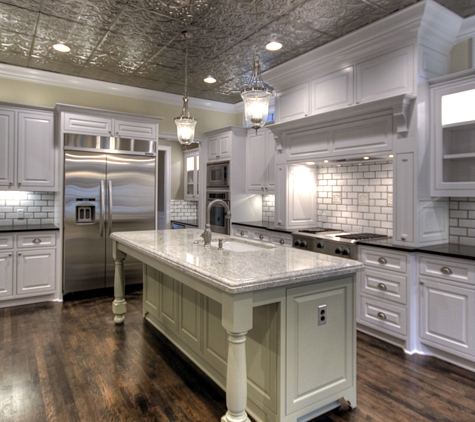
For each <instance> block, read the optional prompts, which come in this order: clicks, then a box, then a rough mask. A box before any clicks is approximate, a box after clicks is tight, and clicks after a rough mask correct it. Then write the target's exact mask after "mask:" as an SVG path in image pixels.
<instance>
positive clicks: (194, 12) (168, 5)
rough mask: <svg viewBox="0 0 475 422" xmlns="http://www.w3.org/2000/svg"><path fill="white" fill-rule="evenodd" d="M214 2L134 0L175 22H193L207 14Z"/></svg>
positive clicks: (137, 4)
mask: <svg viewBox="0 0 475 422" xmlns="http://www.w3.org/2000/svg"><path fill="white" fill-rule="evenodd" d="M210 3H213V1H202V0H132V1H131V7H134V5H135V7H139V8H143V9H145V10H148V11H150V12H153V13H155V14H158V15H161V16H165V17H169V18H172V19H175V20H181V21H184V20H190V21H191V20H193V19H196V18H198V17H199V16H201V15H202V14H203V13H205V12H206V11H207V10H208V8H209V4H210Z"/></svg>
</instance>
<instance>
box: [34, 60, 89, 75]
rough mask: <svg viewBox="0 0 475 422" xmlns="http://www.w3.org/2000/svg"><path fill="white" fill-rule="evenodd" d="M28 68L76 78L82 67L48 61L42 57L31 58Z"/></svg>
mask: <svg viewBox="0 0 475 422" xmlns="http://www.w3.org/2000/svg"><path fill="white" fill-rule="evenodd" d="M28 67H30V68H32V69H39V70H45V71H48V72H54V73H61V74H63V75H71V76H78V75H79V73H80V72H81V70H82V66H76V65H75V64H74V63H61V62H58V61H56V60H48V59H45V58H43V57H39V58H36V57H31V58H30V61H29V63H28Z"/></svg>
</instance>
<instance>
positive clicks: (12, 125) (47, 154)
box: [0, 107, 58, 191]
mask: <svg viewBox="0 0 475 422" xmlns="http://www.w3.org/2000/svg"><path fill="white" fill-rule="evenodd" d="M53 120H54V117H53V112H52V111H51V112H50V111H43V110H39V109H27V108H14V107H0V134H1V136H0V152H1V154H0V156H1V158H0V160H1V164H2V165H1V169H0V186H4V187H8V188H10V189H15V190H19V189H29V190H32V189H34V190H48V191H54V190H55V186H56V184H57V175H56V172H57V171H58V163H57V160H58V151H57V148H55V144H54V123H53Z"/></svg>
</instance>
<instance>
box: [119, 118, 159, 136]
mask: <svg viewBox="0 0 475 422" xmlns="http://www.w3.org/2000/svg"><path fill="white" fill-rule="evenodd" d="M114 135H116V136H119V137H122V138H132V139H148V140H152V141H153V140H156V139H157V138H158V123H157V124H152V123H143V122H130V121H125V120H118V119H116V120H114Z"/></svg>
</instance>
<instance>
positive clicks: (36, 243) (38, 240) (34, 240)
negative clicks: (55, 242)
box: [33, 237, 41, 245]
mask: <svg viewBox="0 0 475 422" xmlns="http://www.w3.org/2000/svg"><path fill="white" fill-rule="evenodd" d="M33 243H34V244H35V245H39V244H40V243H41V239H38V238H37V237H35V238H34V239H33Z"/></svg>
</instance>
